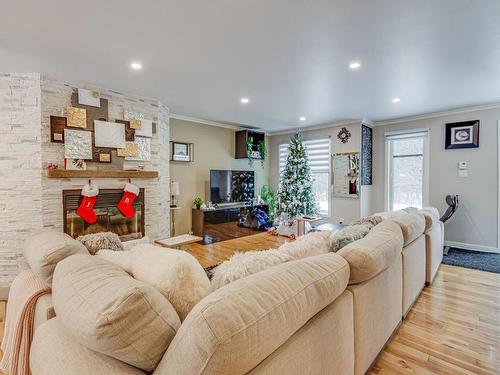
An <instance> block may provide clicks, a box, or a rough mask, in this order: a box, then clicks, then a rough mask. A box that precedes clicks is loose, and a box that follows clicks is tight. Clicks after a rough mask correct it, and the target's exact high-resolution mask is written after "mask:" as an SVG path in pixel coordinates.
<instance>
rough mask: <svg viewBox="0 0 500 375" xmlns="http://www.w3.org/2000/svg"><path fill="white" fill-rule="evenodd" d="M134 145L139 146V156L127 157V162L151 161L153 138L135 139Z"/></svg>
mask: <svg viewBox="0 0 500 375" xmlns="http://www.w3.org/2000/svg"><path fill="white" fill-rule="evenodd" d="M134 143H135V144H136V145H137V156H127V157H125V160H131V161H151V138H146V137H135V141H134ZM122 148H124V147H122Z"/></svg>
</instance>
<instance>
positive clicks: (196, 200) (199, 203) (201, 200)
mask: <svg viewBox="0 0 500 375" xmlns="http://www.w3.org/2000/svg"><path fill="white" fill-rule="evenodd" d="M193 204H194V205H195V206H196V209H197V210H199V209H200V207H201V205H202V204H203V199H201V198H200V197H197V198H196V199H195V200H194V202H193Z"/></svg>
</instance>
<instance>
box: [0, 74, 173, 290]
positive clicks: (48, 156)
mask: <svg viewBox="0 0 500 375" xmlns="http://www.w3.org/2000/svg"><path fill="white" fill-rule="evenodd" d="M76 88H87V89H92V90H98V91H99V92H100V93H101V97H103V98H105V99H108V110H109V121H114V120H115V119H123V111H124V110H125V109H129V110H136V111H141V112H143V113H144V114H145V117H146V118H148V119H152V120H153V121H154V122H155V123H156V133H155V134H153V138H152V140H151V161H150V162H141V163H138V162H131V161H126V162H125V167H126V168H131V167H135V166H137V165H138V164H143V165H144V166H145V169H146V170H156V171H158V173H159V177H158V178H154V179H134V180H133V181H132V182H133V183H134V184H136V185H138V186H139V187H142V188H145V198H146V201H145V208H146V216H145V219H146V235H148V236H150V237H152V238H158V237H166V236H168V235H169V228H170V210H169V204H170V202H169V186H170V179H169V155H168V147H169V111H168V108H167V107H166V106H165V105H163V104H162V103H159V102H158V101H156V100H149V99H144V98H139V97H133V96H129V95H125V94H122V93H119V92H116V91H112V90H107V89H103V88H99V87H95V86H92V85H86V84H77V83H72V82H66V81H60V80H56V79H52V78H50V77H44V76H40V75H39V74H19V75H16V74H10V75H2V76H1V77H0V105H1V109H0V124H1V129H2V130H3V132H2V133H3V134H4V139H3V140H2V141H1V143H0V144H1V146H2V147H1V149H0V165H1V166H2V169H1V171H0V175H1V177H2V179H1V181H0V244H1V249H0V251H1V254H0V255H1V259H0V288H2V287H4V288H5V287H8V286H9V285H10V283H11V282H12V279H13V278H14V277H15V275H16V274H17V257H18V256H19V255H20V252H21V248H22V243H23V241H24V239H25V238H26V236H27V235H28V234H29V233H30V232H32V231H34V230H38V229H40V228H52V229H56V230H61V231H62V230H63V208H62V191H63V190H67V189H81V187H82V186H83V185H84V184H85V183H86V182H87V179H76V178H75V179H52V178H47V177H45V176H44V175H43V173H42V168H45V166H46V164H47V162H49V161H50V162H56V163H58V164H59V166H60V168H63V166H64V145H62V144H58V143H51V142H50V116H51V115H55V116H61V115H64V113H65V108H66V107H68V106H70V105H71V94H72V93H73V92H74V90H75V89H76ZM5 135H7V139H5ZM5 146H7V147H5ZM93 182H94V183H96V184H97V185H98V186H99V187H100V188H102V189H106V188H108V189H117V188H118V189H119V188H123V186H124V185H125V184H126V183H127V180H126V179H116V178H109V179H108V178H101V179H93ZM1 297H2V295H1V292H0V298H1Z"/></svg>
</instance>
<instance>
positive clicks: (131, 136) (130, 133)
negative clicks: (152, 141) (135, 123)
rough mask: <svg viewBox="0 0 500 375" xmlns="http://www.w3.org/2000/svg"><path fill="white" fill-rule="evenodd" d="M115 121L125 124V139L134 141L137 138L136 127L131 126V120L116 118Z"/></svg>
mask: <svg viewBox="0 0 500 375" xmlns="http://www.w3.org/2000/svg"><path fill="white" fill-rule="evenodd" d="M115 122H118V123H119V124H123V125H125V140H126V141H127V142H133V141H134V140H135V129H132V128H131V127H130V121H126V120H115Z"/></svg>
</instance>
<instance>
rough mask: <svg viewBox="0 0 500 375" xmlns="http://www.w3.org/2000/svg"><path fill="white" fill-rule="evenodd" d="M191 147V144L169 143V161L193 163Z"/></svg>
mask: <svg viewBox="0 0 500 375" xmlns="http://www.w3.org/2000/svg"><path fill="white" fill-rule="evenodd" d="M193 147H194V145H193V144H192V143H184V142H170V150H171V151H170V153H171V157H170V160H171V161H182V162H191V161H193V160H194V158H193Z"/></svg>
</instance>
